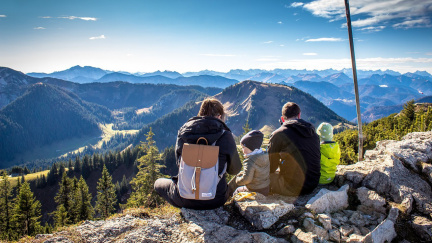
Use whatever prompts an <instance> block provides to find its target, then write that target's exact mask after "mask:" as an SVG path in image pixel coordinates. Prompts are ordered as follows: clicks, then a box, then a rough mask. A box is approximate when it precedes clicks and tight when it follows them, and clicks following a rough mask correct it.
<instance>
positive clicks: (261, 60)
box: [255, 58, 279, 62]
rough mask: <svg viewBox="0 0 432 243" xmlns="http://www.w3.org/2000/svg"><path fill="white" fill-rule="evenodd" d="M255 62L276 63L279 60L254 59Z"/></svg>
mask: <svg viewBox="0 0 432 243" xmlns="http://www.w3.org/2000/svg"><path fill="white" fill-rule="evenodd" d="M255 61H257V62H277V61H279V59H278V58H258V59H255Z"/></svg>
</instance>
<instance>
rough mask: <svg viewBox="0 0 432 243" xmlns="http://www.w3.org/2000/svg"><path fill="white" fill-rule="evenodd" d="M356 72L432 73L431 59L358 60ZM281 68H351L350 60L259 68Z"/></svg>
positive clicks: (269, 64) (292, 61) (302, 61)
mask: <svg viewBox="0 0 432 243" xmlns="http://www.w3.org/2000/svg"><path fill="white" fill-rule="evenodd" d="M356 63H357V69H358V70H378V69H381V70H386V69H390V70H395V71H399V72H401V73H405V72H415V71H416V70H426V71H429V72H432V68H431V64H432V58H411V57H406V58H383V57H375V58H359V59H357V60H356ZM281 67H290V68H292V69H308V70H323V69H329V68H333V69H337V70H340V69H343V68H351V59H349V58H341V59H321V58H308V59H290V60H283V61H277V62H267V63H264V64H263V65H262V66H261V68H265V69H275V68H281Z"/></svg>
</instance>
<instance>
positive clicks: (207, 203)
mask: <svg viewBox="0 0 432 243" xmlns="http://www.w3.org/2000/svg"><path fill="white" fill-rule="evenodd" d="M223 131H225V132H223ZM200 137H205V138H206V139H207V141H208V143H209V144H213V143H214V142H215V141H216V140H217V142H216V144H215V145H216V146H219V174H221V173H222V171H223V169H224V167H225V164H226V165H227V172H228V173H229V174H231V175H236V174H237V173H238V172H240V170H241V167H242V164H241V162H240V158H239V155H238V153H237V147H236V144H235V141H234V137H233V135H232V133H231V130H230V129H229V128H228V127H227V125H226V124H225V123H224V122H222V121H221V120H219V119H218V118H214V117H201V116H197V117H192V118H191V119H189V120H188V121H187V122H186V123H185V124H184V125H183V126H182V127H181V128H180V130H179V131H178V135H177V142H176V147H175V151H176V161H177V167H178V166H179V164H180V156H181V153H182V148H183V144H184V143H191V144H195V143H196V142H197V140H198V138H200ZM200 143H201V141H200ZM226 194H227V182H226V179H225V174H224V176H223V177H222V179H221V180H220V182H219V184H218V186H217V190H216V196H215V198H214V199H212V200H192V199H190V200H188V199H183V201H185V200H188V201H190V203H191V205H193V206H192V207H190V208H194V209H211V208H217V207H219V206H222V205H223V204H224V203H225V201H226V199H227V197H226V196H227V195H226Z"/></svg>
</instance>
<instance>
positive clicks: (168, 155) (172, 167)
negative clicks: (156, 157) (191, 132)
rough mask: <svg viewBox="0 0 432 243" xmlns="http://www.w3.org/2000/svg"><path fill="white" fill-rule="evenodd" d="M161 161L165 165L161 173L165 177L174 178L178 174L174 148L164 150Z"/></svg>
mask: <svg viewBox="0 0 432 243" xmlns="http://www.w3.org/2000/svg"><path fill="white" fill-rule="evenodd" d="M162 161H163V164H164V165H165V168H164V169H163V173H164V174H165V175H170V176H175V175H177V174H178V167H177V162H176V158H175V149H174V146H171V147H168V148H165V150H164V152H163V154H162Z"/></svg>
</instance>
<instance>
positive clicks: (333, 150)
mask: <svg viewBox="0 0 432 243" xmlns="http://www.w3.org/2000/svg"><path fill="white" fill-rule="evenodd" d="M317 134H318V136H319V138H320V142H321V145H320V151H321V170H320V172H321V176H320V180H319V183H320V184H328V183H330V182H332V181H333V179H334V177H335V174H336V166H337V165H338V164H339V163H340V156H341V152H340V148H339V144H338V143H337V142H334V141H332V140H333V127H332V125H330V124H329V123H326V122H323V123H321V124H320V125H319V126H318V129H317Z"/></svg>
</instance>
